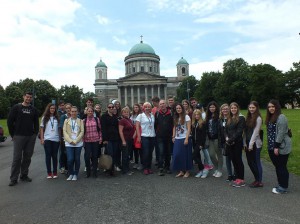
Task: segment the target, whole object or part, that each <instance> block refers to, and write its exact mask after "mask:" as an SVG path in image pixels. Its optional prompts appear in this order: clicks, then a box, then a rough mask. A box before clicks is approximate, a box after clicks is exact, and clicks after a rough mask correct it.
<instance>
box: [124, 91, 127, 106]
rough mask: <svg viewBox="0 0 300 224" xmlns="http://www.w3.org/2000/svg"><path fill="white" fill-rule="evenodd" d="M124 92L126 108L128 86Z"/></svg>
mask: <svg viewBox="0 0 300 224" xmlns="http://www.w3.org/2000/svg"><path fill="white" fill-rule="evenodd" d="M124 92H125V94H124V102H125V103H124V106H126V105H127V86H125V87H124Z"/></svg>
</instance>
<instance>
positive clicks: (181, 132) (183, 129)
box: [175, 115, 191, 139]
mask: <svg viewBox="0 0 300 224" xmlns="http://www.w3.org/2000/svg"><path fill="white" fill-rule="evenodd" d="M190 120H191V119H190V116H189V115H185V122H184V124H183V125H181V124H180V119H179V121H178V124H175V125H176V126H175V138H176V139H183V138H186V133H187V131H188V129H187V122H188V121H190Z"/></svg>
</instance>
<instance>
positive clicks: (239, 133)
mask: <svg viewBox="0 0 300 224" xmlns="http://www.w3.org/2000/svg"><path fill="white" fill-rule="evenodd" d="M245 126H246V121H245V117H244V116H239V121H238V122H237V123H234V122H231V123H230V124H228V123H227V125H226V127H225V137H228V138H229V140H228V143H230V144H232V143H236V142H242V141H243V132H244V129H245Z"/></svg>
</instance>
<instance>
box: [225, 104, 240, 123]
mask: <svg viewBox="0 0 300 224" xmlns="http://www.w3.org/2000/svg"><path fill="white" fill-rule="evenodd" d="M232 106H236V107H237V112H236V115H233V114H232V113H231V107H232ZM229 109H230V116H228V120H227V124H231V123H234V124H236V123H238V122H239V120H240V117H239V115H240V107H239V105H238V104H237V103H236V102H232V103H231V104H230V105H229Z"/></svg>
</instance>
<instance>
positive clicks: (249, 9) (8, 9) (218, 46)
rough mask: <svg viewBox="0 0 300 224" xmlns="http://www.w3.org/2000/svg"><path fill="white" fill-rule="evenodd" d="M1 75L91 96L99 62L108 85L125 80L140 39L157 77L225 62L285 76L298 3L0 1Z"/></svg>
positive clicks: (293, 57) (296, 48)
mask: <svg viewBox="0 0 300 224" xmlns="http://www.w3.org/2000/svg"><path fill="white" fill-rule="evenodd" d="M0 5H1V7H0V21H1V30H0V60H1V63H0V76H1V82H0V83H1V85H2V86H3V87H6V86H7V85H9V84H10V83H11V82H13V81H19V80H20V79H25V78H32V79H34V80H39V79H46V80H48V81H49V82H50V83H51V84H52V85H53V86H55V87H56V88H59V87H60V86H61V85H73V84H74V85H77V86H79V87H80V88H83V90H84V92H87V91H92V92H93V91H94V86H93V84H94V81H95V72H94V69H95V65H96V64H97V62H98V61H99V60H100V58H102V61H104V62H105V63H106V65H107V67H108V78H110V79H115V78H119V77H123V76H124V75H125V66H124V58H125V57H126V56H127V55H128V52H129V51H130V49H131V47H132V46H134V45H135V44H137V43H139V41H140V35H143V41H144V43H147V44H149V45H150V46H152V47H153V49H154V50H155V53H156V54H157V55H159V56H160V59H161V61H160V68H161V75H163V76H176V63H177V62H178V60H179V59H180V58H181V57H182V56H183V57H184V58H185V59H186V60H187V61H188V62H189V64H190V75H194V76H196V77H197V78H198V79H199V78H200V77H201V75H202V73H203V72H205V71H218V70H219V71H222V65H223V63H224V62H226V61H227V60H229V59H235V58H239V57H241V58H243V59H245V60H246V61H247V62H248V63H249V64H257V63H269V64H271V65H273V66H275V67H276V68H277V69H279V70H282V71H288V70H289V69H290V68H291V67H292V63H293V62H297V61H299V60H300V36H299V32H300V25H299V24H300V23H299V21H300V2H299V0H286V1H284V0H264V1H262V0H259V1H258V0H198V1H192V0H126V1H124V0H77V1H71V0H51V1H47V0H0Z"/></svg>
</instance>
